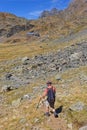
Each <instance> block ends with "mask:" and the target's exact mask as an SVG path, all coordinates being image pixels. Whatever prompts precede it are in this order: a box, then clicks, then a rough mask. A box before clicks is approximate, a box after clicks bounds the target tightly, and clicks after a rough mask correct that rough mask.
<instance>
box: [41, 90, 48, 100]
mask: <svg viewBox="0 0 87 130" xmlns="http://www.w3.org/2000/svg"><path fill="white" fill-rule="evenodd" d="M46 95H47V90H45V91H44V93H43V94H42V95H41V96H40V100H42V99H43V98H45V97H46Z"/></svg>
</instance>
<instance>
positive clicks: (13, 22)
mask: <svg viewBox="0 0 87 130" xmlns="http://www.w3.org/2000/svg"><path fill="white" fill-rule="evenodd" d="M33 27H34V25H32V24H30V22H29V21H28V20H27V19H24V18H20V17H17V16H15V15H13V14H9V13H0V41H2V40H3V39H4V38H8V37H11V36H12V35H14V34H16V33H19V32H20V31H25V30H29V29H31V28H33Z"/></svg>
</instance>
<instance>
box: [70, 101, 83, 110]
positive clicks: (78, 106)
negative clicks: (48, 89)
mask: <svg viewBox="0 0 87 130" xmlns="http://www.w3.org/2000/svg"><path fill="white" fill-rule="evenodd" d="M84 107H85V104H84V103H83V102H77V103H76V104H73V105H72V106H70V108H69V109H70V110H72V111H76V112H79V111H82V110H83V109H84Z"/></svg>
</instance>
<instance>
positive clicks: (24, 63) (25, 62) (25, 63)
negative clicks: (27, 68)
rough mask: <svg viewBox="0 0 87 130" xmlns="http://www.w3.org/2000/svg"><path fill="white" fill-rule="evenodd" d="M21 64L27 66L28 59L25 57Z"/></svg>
mask: <svg viewBox="0 0 87 130" xmlns="http://www.w3.org/2000/svg"><path fill="white" fill-rule="evenodd" d="M22 63H23V65H27V64H28V63H29V58H28V57H27V56H26V57H24V58H22Z"/></svg>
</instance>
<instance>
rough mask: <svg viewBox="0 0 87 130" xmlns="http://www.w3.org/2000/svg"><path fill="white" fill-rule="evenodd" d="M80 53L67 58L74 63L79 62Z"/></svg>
mask: <svg viewBox="0 0 87 130" xmlns="http://www.w3.org/2000/svg"><path fill="white" fill-rule="evenodd" d="M82 55H83V54H82V52H78V53H76V52H75V53H73V54H71V56H70V57H69V58H70V60H71V61H74V60H80V58H81V57H82Z"/></svg>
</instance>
